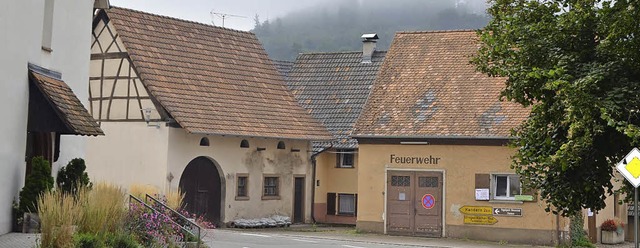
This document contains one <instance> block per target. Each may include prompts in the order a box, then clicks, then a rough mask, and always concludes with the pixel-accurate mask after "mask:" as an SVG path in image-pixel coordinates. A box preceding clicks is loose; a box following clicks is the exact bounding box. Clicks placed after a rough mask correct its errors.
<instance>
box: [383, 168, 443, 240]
mask: <svg viewBox="0 0 640 248" xmlns="http://www.w3.org/2000/svg"><path fill="white" fill-rule="evenodd" d="M387 233H389V234H399V235H413V236H427V237H441V235H442V173H441V172H414V171H389V173H388V177H387Z"/></svg>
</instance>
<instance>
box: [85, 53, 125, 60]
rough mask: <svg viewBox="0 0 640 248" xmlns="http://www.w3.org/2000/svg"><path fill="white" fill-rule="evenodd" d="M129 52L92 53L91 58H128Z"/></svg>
mask: <svg viewBox="0 0 640 248" xmlns="http://www.w3.org/2000/svg"><path fill="white" fill-rule="evenodd" d="M128 58H129V54H128V53H127V52H117V53H102V54H98V53H94V54H91V60H99V59H102V60H105V59H128Z"/></svg>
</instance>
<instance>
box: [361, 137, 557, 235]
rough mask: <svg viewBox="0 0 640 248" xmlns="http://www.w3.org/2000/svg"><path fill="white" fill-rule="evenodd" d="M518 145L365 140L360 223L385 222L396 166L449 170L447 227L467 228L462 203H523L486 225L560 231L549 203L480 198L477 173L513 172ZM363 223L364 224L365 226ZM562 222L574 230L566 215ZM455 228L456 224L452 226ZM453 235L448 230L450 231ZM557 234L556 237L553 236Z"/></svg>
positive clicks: (517, 204)
mask: <svg viewBox="0 0 640 248" xmlns="http://www.w3.org/2000/svg"><path fill="white" fill-rule="evenodd" d="M391 154H395V155H396V156H423V157H424V156H429V155H431V156H433V157H438V158H441V159H440V160H439V163H438V164H437V165H424V164H422V165H415V164H396V163H390V155H391ZM512 154H513V150H512V149H510V148H507V147H500V146H462V145H457V146H453V145H370V144H364V145H363V144H361V145H360V150H359V157H360V162H359V170H358V172H359V175H358V193H359V197H358V207H359V210H358V226H359V227H360V226H362V227H365V228H366V227H369V229H374V228H371V226H372V225H373V226H375V225H376V224H375V223H377V226H378V227H376V228H375V229H376V230H380V229H379V228H381V227H383V223H384V218H385V214H384V204H385V200H384V195H385V181H386V180H385V171H386V170H392V169H416V170H442V171H443V172H444V180H445V184H444V198H445V205H444V223H445V225H446V226H445V228H451V227H452V226H461V227H466V226H470V225H466V224H464V223H463V220H464V215H463V214H461V213H460V212H459V209H460V207H462V206H465V205H469V206H491V207H505V208H522V211H523V217H496V218H497V219H498V223H496V224H495V225H491V226H486V227H485V229H486V228H509V229H528V230H556V217H555V216H554V215H552V214H550V213H547V212H545V211H544V204H543V203H542V202H540V201H537V202H524V203H523V202H498V201H491V202H489V201H476V200H475V174H476V173H487V174H491V173H513V170H511V169H510V168H509V165H510V163H511V160H510V156H511V155H512ZM360 223H363V225H360ZM559 224H560V227H561V229H562V230H564V231H568V229H567V228H568V226H567V225H566V223H564V219H561V223H559ZM452 229H455V228H452ZM446 235H447V234H446V233H445V236H446ZM550 238H552V237H550Z"/></svg>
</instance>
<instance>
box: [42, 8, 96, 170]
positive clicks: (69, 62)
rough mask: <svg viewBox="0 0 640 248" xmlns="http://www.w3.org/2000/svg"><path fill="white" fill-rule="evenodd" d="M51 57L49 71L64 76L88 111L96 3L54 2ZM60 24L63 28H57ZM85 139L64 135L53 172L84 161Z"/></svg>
mask: <svg viewBox="0 0 640 248" xmlns="http://www.w3.org/2000/svg"><path fill="white" fill-rule="evenodd" d="M55 4H56V5H55V10H54V16H53V39H52V41H51V44H52V49H53V52H52V57H51V65H50V67H49V69H53V70H55V71H58V72H61V73H62V79H63V80H64V82H65V83H67V85H69V87H71V89H72V90H73V93H74V94H75V95H76V96H77V97H78V99H80V101H81V102H82V105H84V107H85V109H89V83H88V82H89V56H90V53H91V26H92V20H93V12H92V10H93V1H77V0H55ZM58 24H60V25H58ZM85 147H86V137H83V136H74V135H62V136H61V140H60V148H61V149H60V157H59V158H58V162H56V163H54V167H53V171H58V169H59V168H60V167H61V166H65V165H67V163H69V161H71V159H74V158H84V154H85Z"/></svg>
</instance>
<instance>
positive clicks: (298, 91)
mask: <svg viewBox="0 0 640 248" xmlns="http://www.w3.org/2000/svg"><path fill="white" fill-rule="evenodd" d="M385 54H386V52H374V54H373V56H372V63H361V62H362V52H340V53H305V54H300V55H299V56H298V58H297V59H296V62H295V65H294V67H293V69H292V70H291V72H289V76H288V77H287V85H288V86H289V89H291V91H292V92H293V94H294V95H295V96H296V99H298V102H299V103H300V104H301V105H302V106H303V107H304V108H305V109H307V111H309V112H310V113H311V114H312V115H313V117H315V118H316V119H317V120H319V121H320V122H322V124H324V125H325V127H327V129H328V130H329V132H331V133H332V134H333V135H334V140H333V141H332V142H314V148H316V149H315V150H318V149H321V148H324V147H327V146H331V145H332V146H333V147H334V148H340V149H352V148H357V147H358V143H357V141H356V140H354V139H351V138H349V135H351V132H352V131H353V126H354V124H355V122H356V120H357V119H358V116H359V115H360V112H361V111H362V108H363V107H364V104H365V102H366V101H367V98H368V97H369V93H370V92H371V86H372V85H373V81H374V80H375V78H376V74H377V73H378V69H379V68H380V65H381V64H382V61H383V60H384V57H385Z"/></svg>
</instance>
